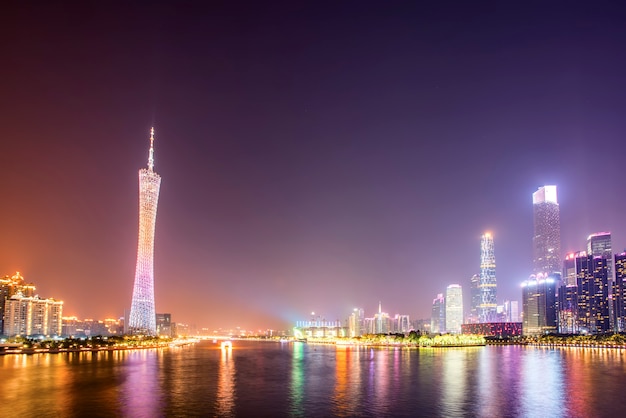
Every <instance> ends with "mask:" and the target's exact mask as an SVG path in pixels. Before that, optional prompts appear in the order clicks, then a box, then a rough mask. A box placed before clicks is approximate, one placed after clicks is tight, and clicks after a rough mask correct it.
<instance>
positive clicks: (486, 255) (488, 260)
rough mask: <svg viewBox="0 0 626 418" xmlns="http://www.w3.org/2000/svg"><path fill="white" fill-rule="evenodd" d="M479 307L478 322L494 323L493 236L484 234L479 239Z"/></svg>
mask: <svg viewBox="0 0 626 418" xmlns="http://www.w3.org/2000/svg"><path fill="white" fill-rule="evenodd" d="M478 287H479V289H480V306H479V309H478V322H480V323H482V322H494V321H495V320H496V316H497V315H496V314H497V311H496V309H497V306H498V304H497V302H496V296H497V282H496V256H495V250H494V243H493V236H492V235H491V234H490V233H488V232H487V233H485V234H483V235H482V236H481V238H480V278H479V284H478Z"/></svg>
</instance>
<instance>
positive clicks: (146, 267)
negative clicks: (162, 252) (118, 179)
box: [128, 128, 161, 335]
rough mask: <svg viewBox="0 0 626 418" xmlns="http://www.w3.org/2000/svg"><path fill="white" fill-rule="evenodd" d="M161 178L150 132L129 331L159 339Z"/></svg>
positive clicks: (141, 173)
mask: <svg viewBox="0 0 626 418" xmlns="http://www.w3.org/2000/svg"><path fill="white" fill-rule="evenodd" d="M160 187H161V176H159V175H158V174H157V173H156V172H155V171H154V128H152V129H151V130H150V151H149V153H148V168H142V169H140V170H139V237H138V240H137V267H136V270H135V284H134V287H133V299H132V303H131V307H130V318H129V320H128V331H129V332H130V333H132V334H141V335H157V326H156V310H155V307H154V232H155V226H156V214H157V204H158V202H159V189H160Z"/></svg>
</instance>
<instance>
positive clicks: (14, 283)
mask: <svg viewBox="0 0 626 418" xmlns="http://www.w3.org/2000/svg"><path fill="white" fill-rule="evenodd" d="M18 293H20V294H21V295H22V296H26V297H32V296H34V295H35V286H34V285H33V284H31V283H26V282H25V281H24V277H22V275H21V274H20V272H19V271H18V272H16V273H15V274H14V275H13V276H5V277H2V278H0V334H2V330H3V329H4V305H5V301H6V300H7V299H9V298H11V296H13V295H17V294H18Z"/></svg>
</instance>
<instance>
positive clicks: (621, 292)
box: [613, 253, 626, 332]
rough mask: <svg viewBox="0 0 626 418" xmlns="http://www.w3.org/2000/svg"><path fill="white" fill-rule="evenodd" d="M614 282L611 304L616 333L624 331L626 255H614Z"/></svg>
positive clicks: (625, 328)
mask: <svg viewBox="0 0 626 418" xmlns="http://www.w3.org/2000/svg"><path fill="white" fill-rule="evenodd" d="M614 261H615V282H614V287H613V289H614V290H613V302H614V306H615V310H614V312H615V322H616V325H617V331H618V332H624V331H626V301H625V296H626V293H625V292H626V253H621V254H615V257H614Z"/></svg>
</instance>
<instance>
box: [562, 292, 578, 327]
mask: <svg viewBox="0 0 626 418" xmlns="http://www.w3.org/2000/svg"><path fill="white" fill-rule="evenodd" d="M558 305H559V306H558V327H559V332H560V333H561V334H578V286H576V284H568V283H567V282H565V283H563V284H562V285H561V287H559V295H558Z"/></svg>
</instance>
